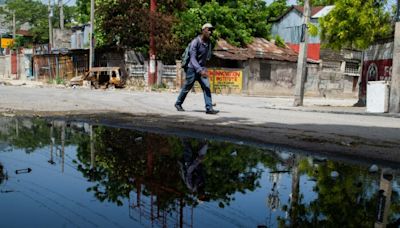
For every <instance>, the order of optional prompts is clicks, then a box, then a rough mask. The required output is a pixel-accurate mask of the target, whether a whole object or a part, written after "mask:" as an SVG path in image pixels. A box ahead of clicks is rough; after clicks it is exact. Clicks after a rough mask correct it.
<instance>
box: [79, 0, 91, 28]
mask: <svg viewBox="0 0 400 228" xmlns="http://www.w3.org/2000/svg"><path fill="white" fill-rule="evenodd" d="M76 11H77V22H79V23H81V24H84V23H87V22H89V21H90V0H77V1H76Z"/></svg>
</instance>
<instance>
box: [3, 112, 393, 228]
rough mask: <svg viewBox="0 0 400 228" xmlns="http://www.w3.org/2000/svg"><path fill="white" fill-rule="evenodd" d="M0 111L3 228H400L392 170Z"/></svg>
mask: <svg viewBox="0 0 400 228" xmlns="http://www.w3.org/2000/svg"><path fill="white" fill-rule="evenodd" d="M374 163H375V164H372V163H369V162H365V161H363V162H359V161H355V160H354V159H353V160H349V159H345V158H344V159H339V158H329V157H321V156H316V155H315V153H314V154H313V155H309V154H308V153H306V152H300V153H299V152H298V151H296V150H292V149H286V148H282V147H262V146H254V145H253V146H251V145H247V144H246V142H240V141H238V142H228V141H221V140H213V139H207V138H203V137H201V136H196V137H195V138H187V137H182V134H179V132H176V134H171V132H169V134H163V133H162V132H159V133H154V132H148V131H145V130H141V131H138V130H132V129H122V128H112V127H109V126H108V127H107V126H102V125H90V124H88V123H82V122H71V121H68V122H66V121H60V120H44V119H28V118H7V117H2V118H0V215H1V221H0V226H1V227H289V226H292V227H373V226H374V225H378V226H385V225H387V226H388V227H398V226H399V224H400V198H399V191H400V186H399V183H400V178H399V173H400V172H399V171H400V168H399V166H397V165H396V164H387V163H380V162H374Z"/></svg>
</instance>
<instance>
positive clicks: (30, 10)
mask: <svg viewBox="0 0 400 228" xmlns="http://www.w3.org/2000/svg"><path fill="white" fill-rule="evenodd" d="M13 12H15V18H16V26H17V28H19V27H20V26H21V25H22V24H25V23H28V24H29V26H30V27H31V28H30V30H29V32H30V33H31V34H32V35H33V42H35V43H45V42H48V39H49V26H48V6H47V5H44V4H43V3H42V2H41V1H37V0H7V1H6V7H5V8H0V14H2V15H5V16H6V20H8V21H11V20H12V16H13ZM58 12H59V10H58V8H56V10H55V15H54V17H53V21H52V22H53V28H57V27H58V25H59V17H58V15H59V13H58ZM73 17H74V7H70V6H65V7H64V18H65V21H66V22H67V25H68V24H69V23H70V22H71V21H72V18H73Z"/></svg>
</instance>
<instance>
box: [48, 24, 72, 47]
mask: <svg viewBox="0 0 400 228" xmlns="http://www.w3.org/2000/svg"><path fill="white" fill-rule="evenodd" d="M53 34H54V38H53V41H54V44H53V49H62V48H66V49H69V48H71V35H72V31H70V30H61V29H53Z"/></svg>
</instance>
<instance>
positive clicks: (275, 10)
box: [267, 0, 288, 20]
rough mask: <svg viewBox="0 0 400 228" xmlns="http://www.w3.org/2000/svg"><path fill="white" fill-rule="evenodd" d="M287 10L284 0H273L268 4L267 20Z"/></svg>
mask: <svg viewBox="0 0 400 228" xmlns="http://www.w3.org/2000/svg"><path fill="white" fill-rule="evenodd" d="M287 10H288V6H287V1H286V0H274V1H273V2H272V3H271V4H269V5H268V8H267V11H268V20H273V19H275V18H277V17H279V16H281V15H283V14H284V13H285V11H287Z"/></svg>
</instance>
